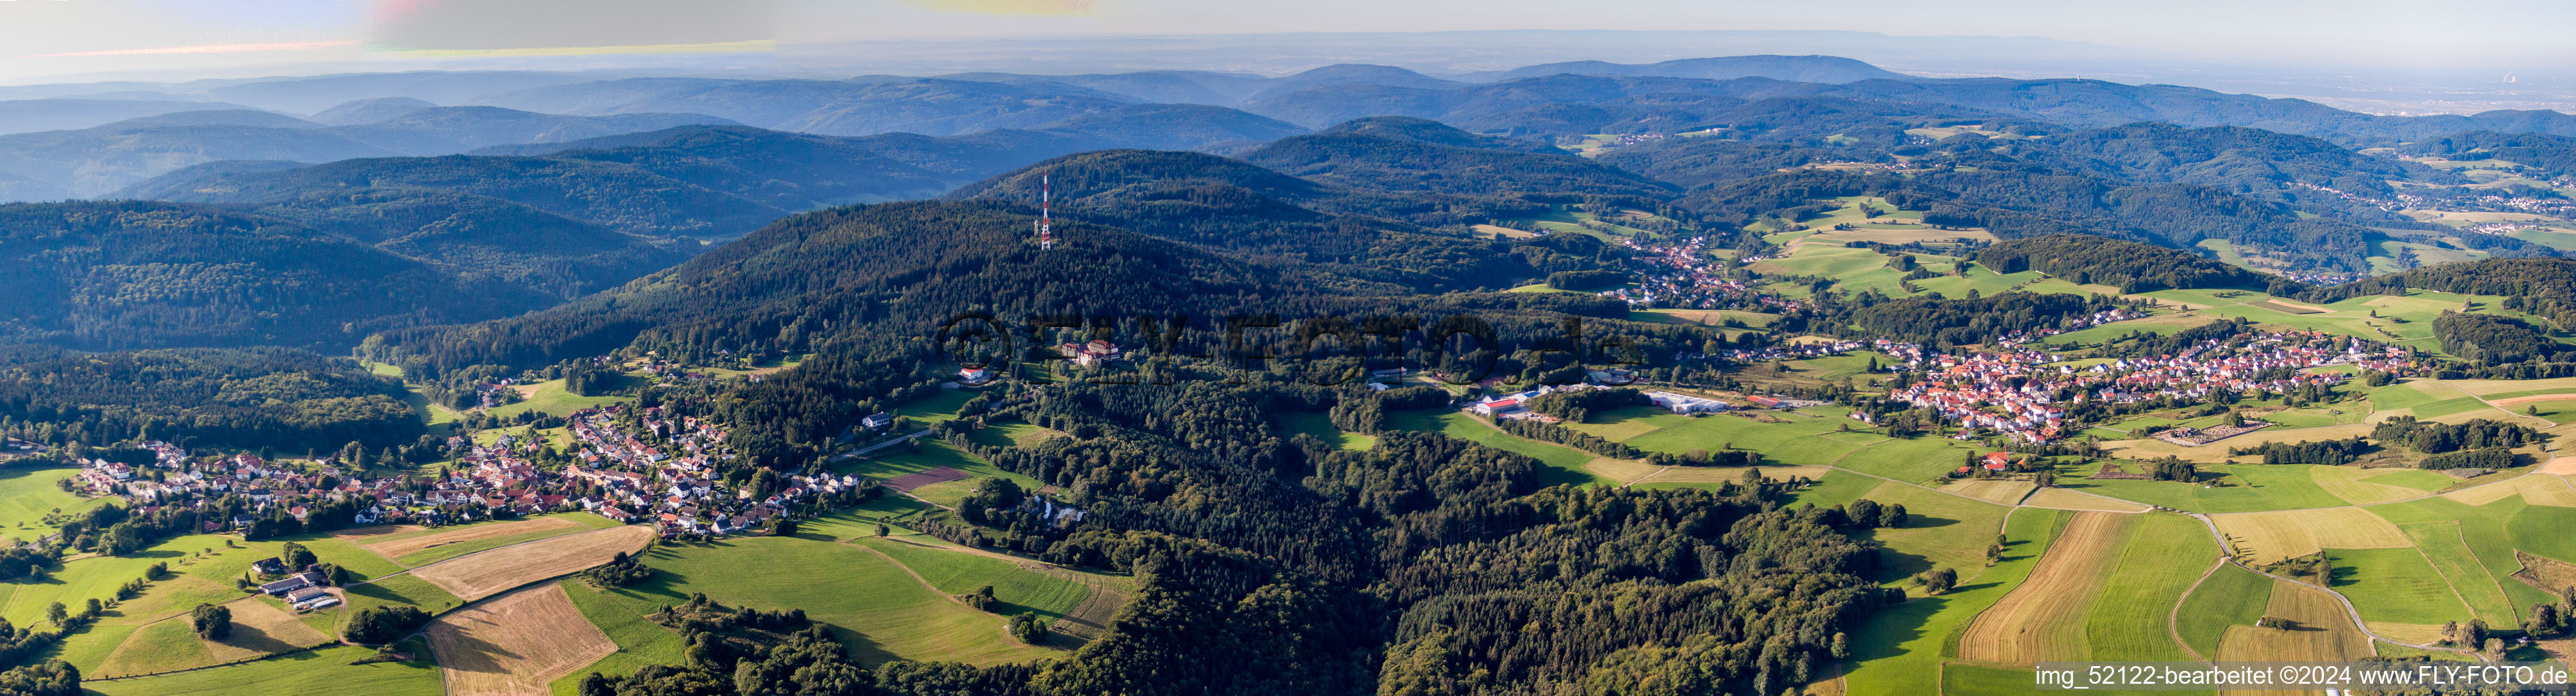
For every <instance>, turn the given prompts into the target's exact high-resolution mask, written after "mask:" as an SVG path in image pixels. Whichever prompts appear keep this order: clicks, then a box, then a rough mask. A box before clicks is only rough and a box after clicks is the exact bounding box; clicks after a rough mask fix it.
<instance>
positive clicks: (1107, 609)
mask: <svg viewBox="0 0 2576 696" xmlns="http://www.w3.org/2000/svg"><path fill="white" fill-rule="evenodd" d="M878 538H879V539H883V540H885V541H887V542H889V543H895V544H909V545H912V546H919V547H921V548H925V549H931V550H934V551H945V552H949V553H964V554H972V555H977V556H983V557H986V558H992V559H996V560H1003V561H1010V562H1012V563H1014V564H1017V565H1019V567H1020V569H1021V570H1026V571H1029V572H1032V573H1037V574H1040V575H1045V576H1048V577H1054V578H1060V579H1064V580H1069V581H1072V582H1075V583H1078V584H1081V585H1082V586H1083V587H1085V588H1089V589H1090V590H1091V592H1090V594H1088V595H1085V596H1084V597H1083V598H1082V604H1079V605H1076V606H1075V607H1074V608H1073V609H1072V610H1070V611H1066V612H1065V613H1064V618H1065V620H1066V621H1070V622H1073V623H1075V624H1077V625H1080V626H1082V627H1084V628H1086V629H1089V630H1090V631H1091V632H1092V633H1093V635H1098V632H1099V631H1105V630H1108V628H1109V618H1110V616H1111V615H1113V614H1116V613H1118V608H1119V607H1122V606H1126V605H1127V596H1128V595H1129V594H1130V593H1131V592H1132V591H1131V590H1126V589H1121V588H1116V587H1111V586H1109V584H1108V583H1106V582H1103V581H1101V579H1100V576H1097V575H1092V574H1090V573H1084V572H1081V571H1077V570H1073V569H1070V568H1066V567H1064V566H1060V565H1056V564H1053V563H1048V562H1045V561H1040V560H1037V559H1033V558H1024V557H1020V556H1013V555H1010V554H1007V553H1002V552H999V551H991V550H987V549H979V548H974V547H969V546H962V545H958V546H939V545H933V544H924V543H921V542H918V541H913V540H910V539H899V538H895V537H891V536H888V537H878ZM841 543H844V544H850V545H851V546H857V547H859V548H863V549H868V547H867V545H865V544H852V543H850V541H849V540H847V539H843V540H841ZM868 551H870V552H872V553H875V554H877V555H879V556H886V554H885V552H883V551H878V550H876V549H868ZM886 560H894V557H892V556H886ZM895 565H903V562H902V561H895ZM904 572H907V573H911V572H912V567H911V566H904ZM912 577H913V579H915V580H921V574H920V573H912ZM922 584H923V585H925V586H928V585H929V584H930V582H929V581H928V580H922ZM930 590H931V591H932V592H938V591H939V588H938V587H935V586H934V587H931V588H930ZM943 594H944V593H943ZM950 599H955V598H954V597H950ZM1014 640H1016V639H1014Z"/></svg>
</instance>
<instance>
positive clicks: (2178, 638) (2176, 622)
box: [2165, 562, 2227, 662]
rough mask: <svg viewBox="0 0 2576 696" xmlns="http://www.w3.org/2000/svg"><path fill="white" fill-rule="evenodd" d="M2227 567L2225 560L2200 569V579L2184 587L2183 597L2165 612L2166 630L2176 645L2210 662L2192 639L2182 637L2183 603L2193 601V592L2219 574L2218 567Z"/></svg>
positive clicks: (2197, 658) (2192, 656)
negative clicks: (2194, 646) (2206, 568)
mask: <svg viewBox="0 0 2576 696" xmlns="http://www.w3.org/2000/svg"><path fill="white" fill-rule="evenodd" d="M2225 567H2227V564H2226V563H2225V562H2219V563H2211V564H2209V569H2208V570H2204V571H2200V579H2198V580H2193V581H2191V586H2190V587H2186V588H2183V590H2182V599H2181V600H2180V601H2176V602H2174V605H2173V609H2172V610H2170V611H2167V612H2165V632H2167V633H2170V634H2172V636H2173V642H2174V645H2177V646H2181V647H2182V651H2183V652H2185V653H2190V654H2191V658H2192V659H2194V660H2199V661H2201V662H2208V661H2209V660H2210V657H2209V656H2207V655H2202V654H2200V650H2198V649H2196V648H2193V647H2191V641H2187V640H2183V639H2182V605H2184V604H2186V603H2189V602H2191V593H2194V592H2199V591H2200V585H2201V583H2205V582H2209V576H2212V575H2217V574H2218V569H2220V568H2225Z"/></svg>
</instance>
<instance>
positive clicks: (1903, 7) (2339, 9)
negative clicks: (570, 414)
mask: <svg viewBox="0 0 2576 696" xmlns="http://www.w3.org/2000/svg"><path fill="white" fill-rule="evenodd" d="M1495 29H1663V30H1694V29H1708V30H1784V29H1804V30H1814V29H1826V30H1847V31H1862V32H1877V33H1884V34H1892V35H1901V36H1902V35H1913V36H1926V35H1930V36H1945V35H1946V36H1997V37H2020V36H2031V37H2045V38H2049V39H2057V40H2063V41H2077V42H2087V43H2093V44H2100V45H2103V46H2111V47H2123V48H2136V49H2150V50H2153V51H2158V52H2161V53H2164V54H2168V55H2171V56H2173V57H2176V58H2180V59H2188V60H2198V61H2208V62H2212V63H2259V64H2266V65H2278V66H2294V67H2298V68H2301V69H2318V70H2333V69H2337V68H2344V67H2348V68H2350V69H2353V70H2356V71H2359V70H2379V71H2385V70H2410V69H2421V70H2459V71H2468V72H2474V73H2490V72H2492V73H2499V74H2501V73H2504V72H2514V71H2525V72H2544V71H2554V70H2560V69H2561V68H2559V67H2558V66H2562V65H2570V64H2576V60H2571V59H2576V42H2570V41H2566V40H2565V37H2566V36H2567V35H2568V34H2569V33H2570V30H2571V29H2576V3H2568V2H2538V1H2529V0H2514V1H2507V0H2452V1H2450V2H2441V3H2431V2H2422V1H2420V0H2413V1H2408V2H2396V1H2390V0H2340V1H2337V2H2319V1H2309V0H2288V1H2279V0H2275V1H2265V0H2164V1H2161V2H2084V1H2080V0H2079V1H2076V2H2068V1H2066V0H1958V1H1953V2H1922V1H1921V0H1805V1H1802V2H1779V1H1777V0H1763V1H1760V2H1746V1H1741V0H1589V1H1586V2H1565V1H1564V0H1298V1H1296V2H1275V1H1274V2H1245V1H1241V0H1234V1H1228V0H1215V1H1210V0H0V82H6V83H15V84H24V83H28V82H31V81H39V80H45V79H51V78H60V77H61V76H67V75H98V74H103V73H122V74H126V75H131V76H149V75H158V74H167V75H171V76H181V77H186V76H201V75H205V74H212V73H220V72H240V71H243V70H255V69H261V68H266V67H268V66H278V67H277V68H276V70H279V71H289V70H290V67H291V66H294V65H299V64H301V65H322V64H329V65H334V66H347V65H358V66H375V67H380V68H381V69H406V66H414V65H423V64H427V63H425V62H424V61H431V60H435V59H440V58H449V57H454V56H458V55H511V54H513V52H516V54H527V55H563V54H583V53H593V54H602V55H614V54H626V55H636V54H650V53H655V52H668V51H699V52H703V51H747V52H758V51H766V50H771V49H773V48H777V47H780V46H800V45H813V44H818V43H828V42H842V41H888V40H918V39H961V38H993V37H1019V36H1126V35H1224V34H1245V33H1279V32H1347V31H1370V32H1384V31H1399V32H1409V31H1456V30H1495ZM638 46H641V47H642V48H638ZM1816 52H1817V53H1832V52H1833V47H1832V46H1830V45H1824V46H1817V47H1816Z"/></svg>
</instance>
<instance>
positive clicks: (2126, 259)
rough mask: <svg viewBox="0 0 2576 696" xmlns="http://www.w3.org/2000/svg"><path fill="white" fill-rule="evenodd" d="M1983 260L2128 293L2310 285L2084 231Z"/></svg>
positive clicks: (1995, 250) (2276, 290)
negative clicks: (2087, 233) (2179, 289)
mask: <svg viewBox="0 0 2576 696" xmlns="http://www.w3.org/2000/svg"><path fill="white" fill-rule="evenodd" d="M1977 263H1979V264H1982V265H1985V266H1987V267H1989V268H1992V269H1994V270H1995V271H1996V272H2000V273H2018V272H2021V271H2039V272H2041V273H2046V274H2049V275H2052V276H2057V277H2059V278H2064V279H2066V280H2068V281H2072V282H2074V283H2077V284H2100V285H2108V286H2111V287H2115V288H2119V289H2120V292H2123V293H2136V292H2147V291H2151V290H2163V289H2166V288H2243V289H2248V290H2264V291H2268V292H2271V293H2272V294H2276V295H2287V294H2291V293H2294V292H2297V291H2301V290H2305V289H2307V288H2305V287H2304V286H2300V285H2298V284H2296V283H2291V282H2289V281H2286V280H2282V279H2280V278H2278V277H2275V276H2267V275H2263V274H2261V273H2255V272H2253V271H2249V270H2245V269H2243V268H2238V267H2235V266H2230V265H2227V264H2224V263H2219V262H2217V261H2213V260H2210V259H2206V258H2202V257H2200V256H2199V255H2196V254H2192V253H2190V252H2185V251H2176V250H2173V249H2167V248H2164V247H2159V246H2155V245H2151V244H2142V243H2139V242H2132V241H2127V240H2121V239H2108V238H2103V237H2096V236H2093V235H2084V234H2052V235H2044V236H2039V237H2027V238H2023V239H2014V240H2007V241H2004V242H2000V243H1997V244H1995V245H1993V246H1989V247H1986V248H1985V249H1982V250H1979V251H1978V252H1977Z"/></svg>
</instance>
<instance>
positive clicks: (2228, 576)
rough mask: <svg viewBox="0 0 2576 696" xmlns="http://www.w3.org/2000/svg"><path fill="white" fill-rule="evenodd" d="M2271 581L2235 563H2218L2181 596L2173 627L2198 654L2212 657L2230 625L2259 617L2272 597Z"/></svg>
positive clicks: (2242, 624) (2251, 621) (2249, 624)
mask: <svg viewBox="0 0 2576 696" xmlns="http://www.w3.org/2000/svg"><path fill="white" fill-rule="evenodd" d="M2272 582H2273V580H2272V579H2271V578H2267V577H2263V576H2261V575H2256V574H2254V571H2250V570H2246V569H2244V568H2239V567H2236V565H2235V564H2227V565H2221V566H2219V567H2218V569H2217V570H2214V571H2211V572H2210V574H2209V577H2208V579H2205V580H2202V581H2201V582H2200V587H2198V588H2196V589H2193V590H2192V591H2191V595H2190V596H2188V597H2184V598H2183V600H2182V602H2183V603H2182V610H2181V611H2179V612H2176V613H2175V614H2174V631H2175V632H2177V633H2180V634H2182V641H2183V643H2184V644H2185V645H2188V646H2190V647H2191V649H2192V650H2194V651H2196V652H2199V653H2200V655H2201V656H2202V657H2214V656H2216V655H2217V654H2218V650H2219V643H2220V641H2221V640H2223V639H2225V638H2226V637H2227V631H2228V630H2230V628H2231V627H2235V626H2245V627H2252V626H2253V625H2254V622H2255V621H2256V620H2257V619H2261V618H2263V611H2264V606H2265V605H2266V604H2268V603H2270V602H2271V601H2272Z"/></svg>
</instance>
